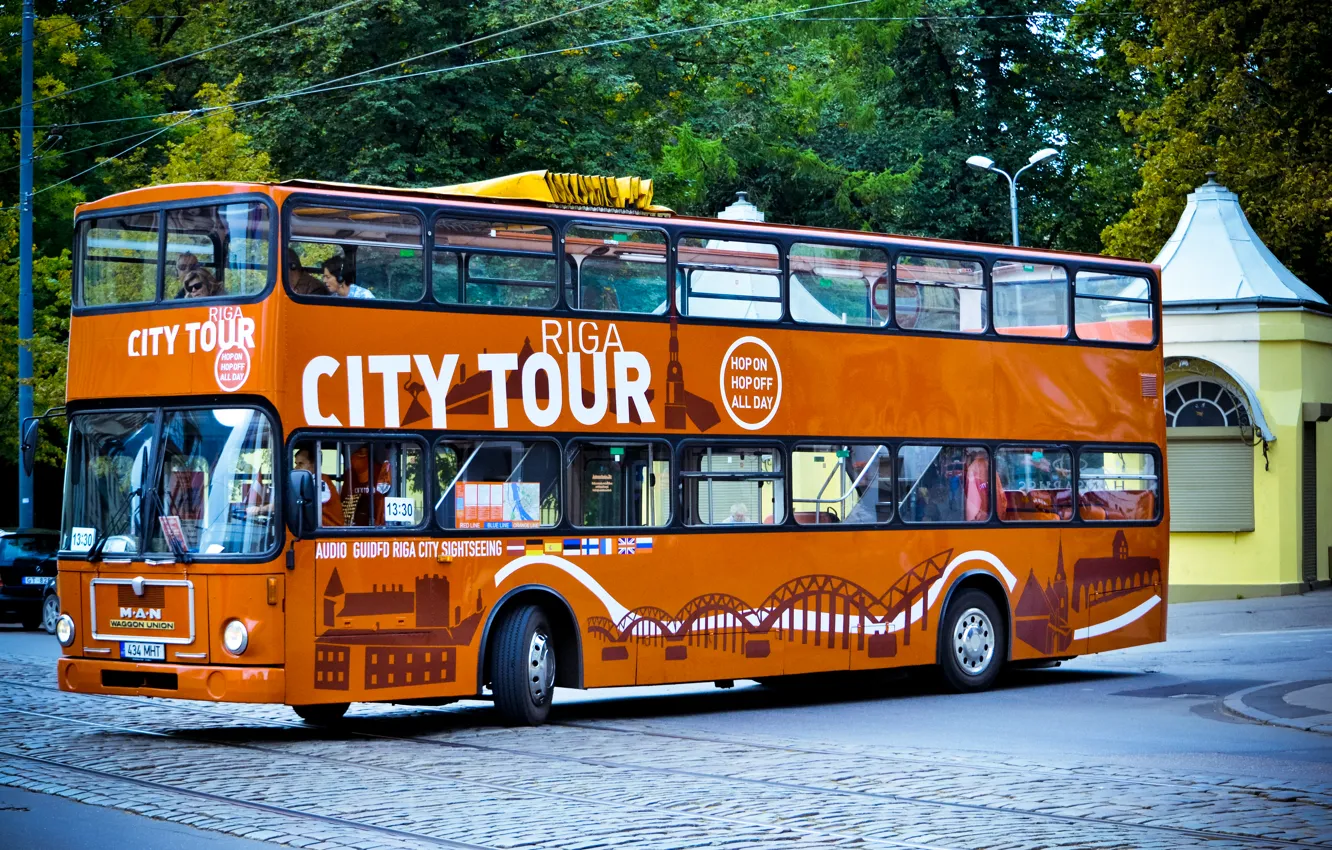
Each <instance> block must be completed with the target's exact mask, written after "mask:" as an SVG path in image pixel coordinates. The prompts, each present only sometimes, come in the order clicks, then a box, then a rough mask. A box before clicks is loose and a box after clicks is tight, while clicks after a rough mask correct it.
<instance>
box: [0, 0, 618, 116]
mask: <svg viewBox="0 0 1332 850" xmlns="http://www.w3.org/2000/svg"><path fill="white" fill-rule="evenodd" d="M617 2H619V0H599V1H598V2H596V3H591V4H589V5H586V6H580V7H578V8H576V9H569V10H568V11H564V12H560V13H558V14H555V15H549V16H547V17H545V18H542V19H540V20H537V21H531V22H529V23H526V24H519V25H517V26H513V27H509V28H508V29H504V30H500V31H498V32H493V33H488V34H486V35H482V36H477V37H476V38H471V39H468V40H466V41H460V42H458V43H457V44H451V45H449V46H448V47H441V48H440V49H438V50H432V51H430V52H428V53H422V54H419V55H417V56H411V57H407V58H404V59H399V60H397V61H395V62H389V63H387V64H385V65H380V66H379V67H376V68H369V69H367V70H364V71H357V72H356V73H354V74H347V75H345V76H342V77H336V78H334V79H332V80H324V81H322V82H319V83H314V84H312V85H310V86H306V87H304V88H315V87H319V86H324V85H328V84H330V83H336V82H341V81H344V80H350V79H354V78H355V77H360V76H364V75H366V74H372V73H374V72H376V71H382V70H385V69H387V68H393V67H396V66H398V65H405V64H407V63H409V62H416V61H419V60H421V59H425V58H428V57H431V56H437V55H439V54H441V53H448V52H450V51H452V50H458V49H459V48H463V47H470V46H471V45H473V44H479V43H480V42H483V41H489V40H490V39H494V38H499V37H501V36H505V35H511V34H513V33H515V32H519V31H521V30H525V29H531V28H532V27H535V26H540V25H541V24H545V23H549V22H551V21H554V20H558V19H559V18H565V17H568V16H570V15H576V14H578V13H580V12H586V11H589V10H591V9H596V8H599V7H601V6H607V5H610V4H611V3H617ZM346 5H350V4H346ZM329 11H333V10H329ZM218 46H219V47H220V46H225V45H218ZM130 73H134V72H130ZM122 76H124V75H122ZM116 79H119V78H116ZM103 82H111V80H103ZM98 85H100V83H99V84H98ZM89 87H90V86H89ZM302 90H303V89H296V91H302ZM64 94H72V92H65V93H64ZM38 102H40V101H38ZM11 109H12V107H11ZM6 111H9V110H0V114H3V113H4V112H6ZM180 112H181V110H178V109H176V110H171V111H168V112H158V113H153V114H147V115H127V116H124V117H121V118H101V119H97V120H93V121H79V122H72V123H63V124H62V123H52V124H36V125H33V126H34V129H54V128H57V127H61V128H70V127H84V126H91V125H95V124H117V123H122V122H125V121H138V120H141V119H142V120H149V119H155V118H165V117H167V116H169V115H178V114H180ZM0 129H3V130H15V129H18V128H17V127H14V126H7V127H0Z"/></svg>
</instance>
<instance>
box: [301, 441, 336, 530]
mask: <svg viewBox="0 0 1332 850" xmlns="http://www.w3.org/2000/svg"><path fill="white" fill-rule="evenodd" d="M291 465H292V468H293V469H304V470H305V471H306V472H308V473H310V474H311V475H318V471H317V470H316V469H315V464H314V450H313V449H311V448H310V446H309V445H301V446H297V447H296V451H295V452H293V453H292V456H291ZM319 504H320V516H321V517H322V520H321V522H320V525H322V526H325V527H327V526H330V525H342V524H343V521H342V495H341V494H340V493H339V492H338V485H337V483H336V482H334V480H333V479H332V478H330V477H329V476H327V475H320V476H319Z"/></svg>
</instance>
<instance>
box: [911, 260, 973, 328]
mask: <svg viewBox="0 0 1332 850" xmlns="http://www.w3.org/2000/svg"><path fill="white" fill-rule="evenodd" d="M893 274H894V276H895V277H896V279H897V280H896V286H895V287H894V290H893V299H894V305H895V306H894V310H893V312H894V314H895V318H896V320H897V325H898V327H901V328H906V329H907V330H917V331H946V332H950V333H966V334H978V333H984V332H985V272H984V270H983V268H982V267H981V264H980V263H977V262H972V261H971V260H958V259H954V258H952V257H925V256H920V255H908V254H903V255H902V256H900V257H898V258H897V262H896V263H895V264H894V265H893Z"/></svg>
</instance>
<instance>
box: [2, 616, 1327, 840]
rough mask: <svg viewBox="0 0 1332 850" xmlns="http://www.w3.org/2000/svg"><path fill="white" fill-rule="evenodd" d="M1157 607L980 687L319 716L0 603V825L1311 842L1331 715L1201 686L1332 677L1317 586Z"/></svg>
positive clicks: (550, 835)
mask: <svg viewBox="0 0 1332 850" xmlns="http://www.w3.org/2000/svg"><path fill="white" fill-rule="evenodd" d="M1169 617H1170V633H1171V636H1170V639H1169V640H1168V641H1167V642H1166V643H1165V644H1160V645H1155V646H1149V647H1138V648H1134V649H1130V650H1123V651H1119V652H1114V653H1108V654H1105V655H1102V656H1093V657H1088V658H1083V659H1077V660H1075V661H1074V662H1071V663H1069V664H1066V665H1065V666H1063V667H1061V668H1059V669H1053V670H1035V671H1024V672H1016V673H1013V674H1011V675H1010V676H1008V677H1007V679H1006V681H1005V682H1004V684H1003V686H1002V687H1000V688H998V689H996V690H994V691H991V692H989V693H985V694H977V695H970V696H957V695H952V694H944V693H941V692H939V691H938V690H937V689H936V688H935V687H934V686H933V684H932V682H931V680H930V679H929V677H925V676H885V677H882V678H880V679H877V680H867V679H865V678H863V677H861V678H857V679H852V680H847V681H838V680H816V681H813V682H809V683H806V684H805V685H804V686H802V687H800V688H797V689H794V690H791V691H789V692H788V691H785V690H784V691H782V692H774V691H773V690H770V689H768V688H763V687H759V686H757V685H754V684H752V683H743V682H741V683H737V685H736V687H735V688H733V689H730V690H720V689H717V688H714V687H712V686H711V685H702V686H675V687H666V688H651V689H626V690H611V691H593V692H573V691H560V692H558V694H557V700H556V712H555V714H554V717H553V720H554V721H555V724H554V725H552V726H549V727H546V728H544V729H538V730H509V729H504V728H501V727H498V726H497V725H495V718H494V716H493V712H492V711H491V709H490V707H489V706H488V705H486V704H484V703H461V704H458V705H455V706H449V707H447V708H443V709H416V708H406V707H383V706H358V707H356V708H355V709H354V710H353V715H352V716H353V723H352V724H351V725H350V726H349V727H348V728H349V730H350V732H343V733H324V732H318V733H315V732H309V731H307V730H305V729H304V728H303V727H301V726H300V725H299V724H298V723H297V722H296V721H295V718H294V715H292V714H291V713H290V712H289V711H288V710H287V709H284V708H281V707H263V706H200V705H198V704H195V703H185V702H178V701H168V700H161V701H155V700H138V699H107V698H94V697H83V696H75V695H67V694H61V693H59V692H58V691H54V690H52V689H51V687H52V686H53V685H54V663H53V662H54V659H55V658H56V657H57V655H58V648H57V647H56V645H55V642H54V640H53V639H52V638H49V637H47V636H45V635H38V634H34V633H21V632H17V631H11V630H4V629H0V725H2V726H3V730H4V731H3V732H2V733H0V846H4V847H6V848H21V847H29V846H31V847H42V848H52V847H57V848H58V847H66V846H68V847H82V846H92V845H93V844H94V843H96V844H97V845H98V846H101V847H120V846H124V847H134V848H138V850H145V848H147V849H148V850H151V848H154V847H158V846H163V847H165V846H193V845H195V844H197V845H198V846H203V847H219V848H231V847H235V848H241V847H256V846H257V843H256V842H255V841H247V840H244V839H242V838H241V837H240V836H249V837H250V838H255V839H263V840H265V841H272V842H277V843H281V844H287V845H290V846H311V847H319V848H323V847H329V848H335V847H360V848H363V847H370V846H390V847H414V846H427V845H431V846H440V845H442V846H470V847H500V846H509V847H513V846H541V847H547V846H549V847H575V846H587V847H593V846H628V845H631V844H632V845H635V846H651V847H675V846H679V847H698V846H723V845H724V846H727V847H739V846H755V847H764V846H773V844H774V843H778V842H777V840H776V839H777V837H778V836H779V837H780V839H781V841H780V844H781V846H784V847H795V846H799V847H805V846H820V847H822V846H879V845H884V846H897V847H901V846H913V847H914V846H931V847H947V848H961V847H993V848H998V847H1010V846H1011V847H1030V846H1036V845H1041V846H1050V847H1124V846H1132V847H1147V846H1159V847H1170V848H1175V847H1187V846H1193V845H1196V846H1206V847H1227V846H1234V847H1245V848H1252V847H1269V846H1270V847H1332V735H1326V734H1320V733H1317V732H1310V731H1302V730H1299V729H1294V728H1288V727H1285V726H1278V725H1267V724H1263V723H1255V722H1252V721H1251V720H1249V719H1246V718H1244V717H1241V716H1237V715H1236V714H1235V713H1234V712H1233V711H1232V710H1228V709H1227V708H1226V707H1225V704H1224V699H1225V698H1226V697H1228V696H1233V695H1235V694H1241V695H1242V694H1245V693H1250V692H1255V690H1256V691H1257V692H1259V693H1269V703H1268V704H1267V707H1268V708H1270V709H1272V708H1273V705H1272V704H1271V701H1272V699H1273V698H1272V697H1270V694H1273V693H1274V694H1276V696H1275V698H1274V699H1275V700H1276V702H1277V703H1280V700H1281V694H1282V693H1283V690H1282V688H1283V687H1286V686H1284V685H1280V684H1279V683H1287V682H1291V683H1296V682H1297V683H1300V687H1306V688H1312V690H1306V691H1304V693H1313V694H1323V693H1326V692H1328V691H1330V690H1332V688H1328V687H1326V685H1327V683H1332V593H1328V592H1322V593H1316V594H1309V595H1307V596H1303V597H1290V598H1285V599H1260V600H1236V601H1230V602H1221V603H1191V604H1186V605H1174V606H1171V609H1170V614H1169ZM1264 685H1266V686H1271V687H1268V688H1267V689H1266V690H1265V691H1264V689H1262V688H1260V687H1259V686H1264ZM1290 687H1294V686H1293V685H1292V686H1290ZM1279 708H1280V706H1279V705H1278V706H1277V708H1275V709H1273V710H1277V709H1279ZM1326 708H1327V710H1328V711H1332V705H1329V706H1327V707H1326ZM1300 711H1304V713H1305V714H1306V715H1307V714H1309V712H1310V711H1313V709H1299V708H1298V707H1294V708H1292V709H1291V710H1290V711H1289V712H1287V713H1290V714H1295V715H1298V714H1299V713H1300ZM423 744H424V745H427V746H421V745H423ZM459 753H462V754H463V756H464V757H463V758H461V759H460V758H459ZM145 759H146V760H147V761H145ZM312 765H317V766H318V767H319V769H318V770H312V769H311V768H312ZM135 783H137V784H135ZM451 783H452V784H451ZM5 785H9V786H19V787H24V788H29V789H36V790H41V791H45V792H47V793H48V794H55V795H61V796H60V797H52V796H39V797H33V796H31V794H30V793H29V792H27V791H18V790H14V789H13V788H5V787H3V786H5ZM191 795H194V796H191ZM200 795H206V796H200ZM67 798H68V799H67ZM71 800H86V801H89V802H91V803H94V804H95V805H84V804H81V803H76V802H71ZM228 800H232V801H235V802H236V803H237V804H238V805H231V804H229V803H228V802H227V801H228ZM533 800H536V801H537V802H538V803H539V805H533V803H532V801H533ZM121 810H128V811H134V812H145V813H148V814H151V815H153V817H152V818H150V817H144V816H141V815H137V814H129V813H127V812H126V811H121ZM1019 813H1020V814H1019ZM190 824H193V825H195V826H203V827H207V828H208V830H207V831H203V830H200V829H197V828H194V826H190ZM94 840H95V841H94Z"/></svg>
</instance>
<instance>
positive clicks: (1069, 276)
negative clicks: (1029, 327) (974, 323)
mask: <svg viewBox="0 0 1332 850" xmlns="http://www.w3.org/2000/svg"><path fill="white" fill-rule="evenodd" d="M1004 262H1011V263H1032V264H1034V265H1043V266H1054V267H1055V268H1058V269H1062V270H1063V272H1064V335H1063V336H1049V335H1046V334H1022V333H1015V332H1012V331H1009V332H1007V333H1003V332H1001V331H1000V330H999V328H998V326H997V325H996V323H995V313H996V309H997V305H998V298H997V296H996V294H995V288H994V267H995V265H997V264H999V263H1004ZM1076 279H1077V273H1076V271H1074V270H1073V267H1072V266H1070V265H1069V264H1068V263H1066V262H1062V261H1061V260H1057V259H1055V258H1041V259H1037V258H1034V257H1014V256H1013V255H1011V254H1006V253H1004V252H1002V251H1001V252H998V253H997V254H996V255H995V256H994V257H993V258H991V260H990V263H989V265H987V266H986V267H985V281H986V284H985V286H986V289H987V290H989V293H990V305H989V310H990V319H989V321H990V327H989V328H987V329H986V330H987V331H991V332H993V335H994V336H996V337H999V338H1007V339H1016V340H1021V341H1023V342H1030V341H1031V340H1034V339H1036V340H1039V339H1044V340H1051V341H1054V342H1066V341H1067V340H1070V339H1072V338H1073V313H1074V310H1073V298H1074V291H1073V282H1074V281H1075V280H1076Z"/></svg>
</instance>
